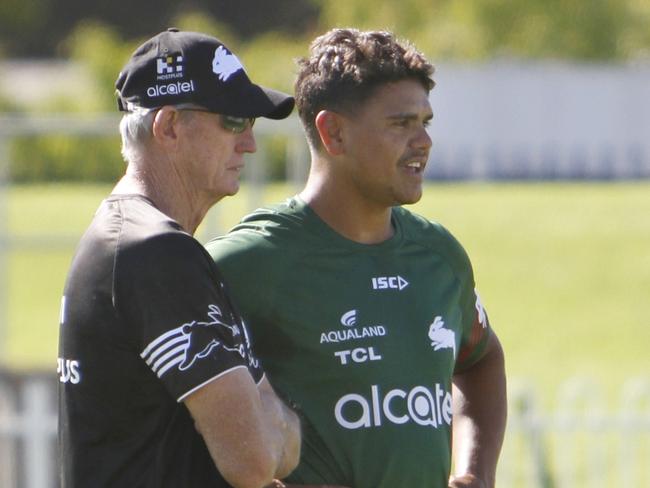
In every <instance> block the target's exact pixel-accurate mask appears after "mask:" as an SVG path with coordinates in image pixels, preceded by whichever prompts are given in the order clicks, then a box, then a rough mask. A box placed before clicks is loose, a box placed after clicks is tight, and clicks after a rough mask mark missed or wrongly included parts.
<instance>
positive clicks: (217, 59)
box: [212, 46, 244, 81]
mask: <svg viewBox="0 0 650 488" xmlns="http://www.w3.org/2000/svg"><path fill="white" fill-rule="evenodd" d="M240 69H241V70H243V69H244V67H243V66H242V64H241V62H240V61H239V59H237V56H235V55H234V54H231V53H229V52H228V51H226V49H225V48H224V47H223V46H219V47H218V48H217V49H216V50H215V51H214V59H213V60H212V71H213V72H214V74H215V75H219V79H220V80H221V81H228V78H230V77H231V76H232V75H233V74H234V73H236V72H237V71H239V70H240Z"/></svg>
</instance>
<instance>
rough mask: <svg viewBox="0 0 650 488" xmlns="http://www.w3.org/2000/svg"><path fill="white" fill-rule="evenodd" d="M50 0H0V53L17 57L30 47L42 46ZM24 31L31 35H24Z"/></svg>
mask: <svg viewBox="0 0 650 488" xmlns="http://www.w3.org/2000/svg"><path fill="white" fill-rule="evenodd" d="M53 6H54V4H53V3H52V2H51V0H2V1H1V2H0V54H1V55H4V56H7V57H17V55H18V54H20V53H21V52H24V50H27V51H29V50H30V49H32V48H38V47H41V48H42V47H43V44H44V43H45V42H47V39H46V38H44V37H45V36H38V35H37V34H38V32H43V31H45V29H44V28H45V26H46V25H47V23H48V20H49V19H50V8H51V7H53ZM26 33H32V34H33V35H29V36H26V35H25V34H26Z"/></svg>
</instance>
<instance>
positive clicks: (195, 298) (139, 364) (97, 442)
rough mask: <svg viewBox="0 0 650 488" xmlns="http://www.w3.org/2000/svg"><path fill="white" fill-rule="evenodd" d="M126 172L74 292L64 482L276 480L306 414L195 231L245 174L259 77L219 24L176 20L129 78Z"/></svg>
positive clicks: (77, 272)
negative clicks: (188, 27) (270, 363)
mask: <svg viewBox="0 0 650 488" xmlns="http://www.w3.org/2000/svg"><path fill="white" fill-rule="evenodd" d="M116 87H117V94H118V105H119V108H120V110H122V111H124V112H126V114H125V115H124V117H123V119H122V122H121V124H120V132H121V135H122V153H123V155H124V157H125V159H126V161H127V163H128V166H127V169H126V174H125V175H124V176H123V178H122V179H121V180H120V181H119V183H118V184H117V186H116V187H115V188H114V190H113V192H112V193H111V195H110V196H109V197H108V198H107V199H106V200H105V201H104V202H103V203H102V204H101V205H100V207H99V209H98V210H97V213H96V214H95V217H94V220H93V222H92V223H91V225H90V227H89V229H88V230H87V232H86V233H85V235H84V236H83V238H82V239H81V242H80V244H79V247H78V249H77V252H76V255H75V257H74V260H73V262H72V266H71V269H70V273H69V275H68V279H67V282H66V285H65V292H64V297H63V301H62V310H61V325H60V346H59V359H58V372H59V379H60V384H59V385H60V390H59V392H60V394H59V407H60V412H59V414H60V417H59V446H60V455H61V486H62V487H64V488H80V487H92V488H99V487H127V486H128V487H143V488H144V487H150V488H161V487H174V488H186V487H198V486H200V487H229V486H233V487H242V488H249V487H250V488H253V487H256V488H261V487H263V486H266V485H268V484H269V483H271V482H272V481H273V479H274V478H280V477H283V476H286V475H287V474H288V473H289V472H290V471H291V470H292V468H293V467H295V465H296V464H297V462H298V456H299V448H300V438H299V422H298V418H297V416H296V415H295V414H294V413H293V412H292V411H291V410H290V409H288V408H287V407H286V406H285V405H284V404H283V403H282V402H281V401H280V400H279V399H278V397H277V396H276V395H275V393H274V391H273V389H272V388H271V386H270V385H269V383H268V381H267V380H266V378H265V376H264V372H263V370H262V368H261V367H260V365H259V362H258V360H257V359H256V358H255V356H254V355H253V353H252V351H251V349H250V343H249V339H248V334H247V331H246V327H245V325H244V323H243V322H242V320H241V318H240V316H239V314H238V312H237V311H236V309H235V308H234V307H233V305H232V303H231V301H230V299H229V297H228V295H227V293H226V288H225V286H224V283H223V281H222V278H221V275H220V274H219V272H218V270H217V269H216V267H215V266H214V263H213V262H212V260H211V259H210V256H209V255H208V254H207V253H206V252H205V249H204V248H203V247H202V246H201V244H200V243H199V242H198V241H196V240H195V239H194V238H193V237H192V235H193V233H194V231H195V230H196V228H197V226H198V225H199V223H200V222H201V220H202V219H203V217H204V216H205V214H206V212H207V211H208V209H209V208H210V207H211V206H212V205H213V204H214V203H216V202H217V201H219V200H220V199H221V198H223V197H224V196H226V195H234V194H235V193H236V192H237V190H238V188H239V174H240V171H241V169H242V167H243V166H244V159H243V158H244V155H245V154H246V153H251V152H254V151H255V139H254V136H253V132H252V125H253V122H254V118H255V117H260V116H263V117H269V118H272V119H281V118H284V117H287V116H288V115H289V114H290V112H291V110H292V108H293V104H294V102H293V99H292V97H290V96H288V95H285V94H282V93H279V92H275V91H272V90H268V89H265V88H262V87H259V86H257V85H255V84H253V83H252V82H251V81H250V80H249V78H248V76H247V75H246V73H245V71H244V69H243V67H242V65H241V63H240V62H239V60H238V59H237V57H236V56H235V55H234V54H232V53H231V52H230V51H229V50H228V49H227V48H226V47H225V46H224V45H223V44H222V43H221V42H220V41H218V40H217V39H215V38H213V37H210V36H206V35H202V34H198V33H190V32H179V31H178V30H176V29H169V30H168V31H166V32H163V33H161V34H159V35H157V36H155V37H153V38H152V39H150V40H149V41H147V42H145V43H144V44H143V45H142V46H140V47H139V48H138V49H137V50H136V51H135V53H134V54H133V57H132V58H131V59H130V60H129V62H128V63H127V64H126V66H125V67H124V69H123V71H122V72H121V73H120V75H119V78H118V80H117V83H116Z"/></svg>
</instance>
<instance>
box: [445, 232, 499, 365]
mask: <svg viewBox="0 0 650 488" xmlns="http://www.w3.org/2000/svg"><path fill="white" fill-rule="evenodd" d="M444 234H445V235H446V238H447V239H448V245H449V247H448V248H447V249H448V252H449V258H450V263H451V264H452V266H453V267H454V271H455V273H456V276H457V277H458V281H459V286H460V298H459V300H460V303H459V307H460V309H461V313H462V332H461V340H460V348H459V351H458V357H457V359H456V365H455V368H454V372H456V373H459V372H461V371H463V370H465V369H467V368H469V367H470V366H472V365H473V364H474V363H475V362H476V361H478V360H479V359H480V358H481V357H482V355H483V354H484V351H485V346H486V345H487V343H488V339H489V337H490V335H491V334H492V329H491V327H490V321H489V319H488V315H487V312H486V311H485V308H484V307H483V303H482V302H481V298H480V296H479V294H478V292H477V291H476V283H475V280H474V270H473V269H472V263H471V261H470V259H469V256H468V255H467V253H466V252H465V249H464V248H463V246H462V245H461V244H460V243H459V242H458V241H457V240H456V238H455V237H454V236H452V235H451V234H450V233H449V232H448V231H447V230H446V229H445V230H444Z"/></svg>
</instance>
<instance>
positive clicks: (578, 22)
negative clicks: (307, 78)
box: [318, 0, 650, 60]
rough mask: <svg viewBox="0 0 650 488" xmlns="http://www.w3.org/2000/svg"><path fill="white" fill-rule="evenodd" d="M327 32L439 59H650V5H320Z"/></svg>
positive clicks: (350, 1)
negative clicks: (340, 31) (346, 29)
mask: <svg viewBox="0 0 650 488" xmlns="http://www.w3.org/2000/svg"><path fill="white" fill-rule="evenodd" d="M318 2H319V4H320V6H321V12H322V13H321V17H320V20H321V24H320V28H321V30H325V29H327V28H330V27H333V26H339V27H343V26H354V27H358V28H372V29H388V30H392V31H394V32H396V33H398V34H399V35H401V36H405V37H407V38H409V39H411V40H412V41H413V42H414V43H415V44H417V45H418V47H420V49H422V50H423V51H424V52H426V53H427V54H429V55H430V56H432V57H434V58H435V59H440V58H454V59H480V58H489V57H495V56H514V57H529V58H530V57H532V58H557V59H573V60H621V59H630V58H635V57H640V56H644V55H645V56H647V51H648V49H649V48H650V29H649V28H648V26H649V25H650V2H649V1H648V0H475V1H473V2H467V1H464V0H433V1H432V0H402V1H400V2H392V1H390V0H318Z"/></svg>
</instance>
